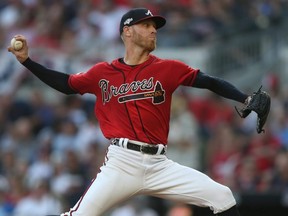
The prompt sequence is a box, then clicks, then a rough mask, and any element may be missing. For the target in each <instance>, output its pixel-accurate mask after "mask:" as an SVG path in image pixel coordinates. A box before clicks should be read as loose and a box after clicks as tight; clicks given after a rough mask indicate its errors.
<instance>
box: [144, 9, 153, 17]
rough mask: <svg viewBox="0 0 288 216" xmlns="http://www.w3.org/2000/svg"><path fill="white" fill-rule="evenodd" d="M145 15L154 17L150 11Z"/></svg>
mask: <svg viewBox="0 0 288 216" xmlns="http://www.w3.org/2000/svg"><path fill="white" fill-rule="evenodd" d="M145 14H146V15H147V16H149V15H150V16H153V14H152V13H151V11H150V10H148V11H147V13H145Z"/></svg>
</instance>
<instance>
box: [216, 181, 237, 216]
mask: <svg viewBox="0 0 288 216" xmlns="http://www.w3.org/2000/svg"><path fill="white" fill-rule="evenodd" d="M234 205H236V200H235V198H234V196H233V193H232V191H231V190H230V188H228V187H226V186H224V185H222V186H221V187H220V188H219V190H218V192H217V193H216V195H215V197H214V203H213V206H211V209H212V210H213V212H214V214H217V213H219V212H223V211H225V210H227V209H229V208H231V207H232V206H234Z"/></svg>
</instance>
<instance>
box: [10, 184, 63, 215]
mask: <svg viewBox="0 0 288 216" xmlns="http://www.w3.org/2000/svg"><path fill="white" fill-rule="evenodd" d="M62 210H63V209H62V207H61V203H60V202H59V200H58V199H56V198H55V197H54V196H52V195H51V194H50V192H49V185H48V183H47V181H45V180H44V179H41V180H39V181H38V182H37V183H36V184H34V185H32V186H31V192H30V194H29V195H28V196H27V197H25V198H23V199H22V200H21V201H19V202H18V203H17V205H16V207H15V211H14V215H17V216H28V215H29V216H39V215H49V214H52V213H53V214H60V213H61V212H62Z"/></svg>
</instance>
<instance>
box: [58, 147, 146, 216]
mask: <svg viewBox="0 0 288 216" xmlns="http://www.w3.org/2000/svg"><path fill="white" fill-rule="evenodd" d="M123 150H124V149H122V148H119V147H117V146H110V147H109V151H108V154H107V158H108V160H107V161H106V165H103V166H102V167H101V172H100V173H99V174H98V175H97V177H96V179H95V180H94V181H93V182H92V184H91V186H90V187H89V188H88V190H87V192H86V193H85V194H84V195H83V196H82V197H81V198H80V200H79V201H78V202H77V203H76V205H75V206H74V207H73V208H71V209H70V211H69V212H66V213H63V214H61V216H100V215H102V214H103V213H104V212H105V211H107V210H108V209H110V208H111V207H113V206H115V205H116V204H118V203H120V202H123V201H125V200H126V199H128V198H130V197H131V196H133V195H135V194H136V193H137V192H138V191H139V190H140V189H141V188H142V178H141V177H140V178H139V176H140V175H142V173H143V171H141V167H140V169H139V167H138V166H137V165H135V163H136V162H135V161H136V159H137V158H133V156H131V155H129V156H128V155H127V154H125V152H124V151H123ZM126 151H127V150H126ZM131 164H132V165H131Z"/></svg>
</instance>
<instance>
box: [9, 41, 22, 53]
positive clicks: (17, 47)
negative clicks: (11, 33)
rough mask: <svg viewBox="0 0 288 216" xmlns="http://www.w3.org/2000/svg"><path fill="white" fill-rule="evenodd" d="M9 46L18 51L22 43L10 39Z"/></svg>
mask: <svg viewBox="0 0 288 216" xmlns="http://www.w3.org/2000/svg"><path fill="white" fill-rule="evenodd" d="M11 46H12V47H13V49H14V50H16V51H18V50H21V49H22V48H23V43H22V41H19V40H16V39H15V38H12V40H11Z"/></svg>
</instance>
